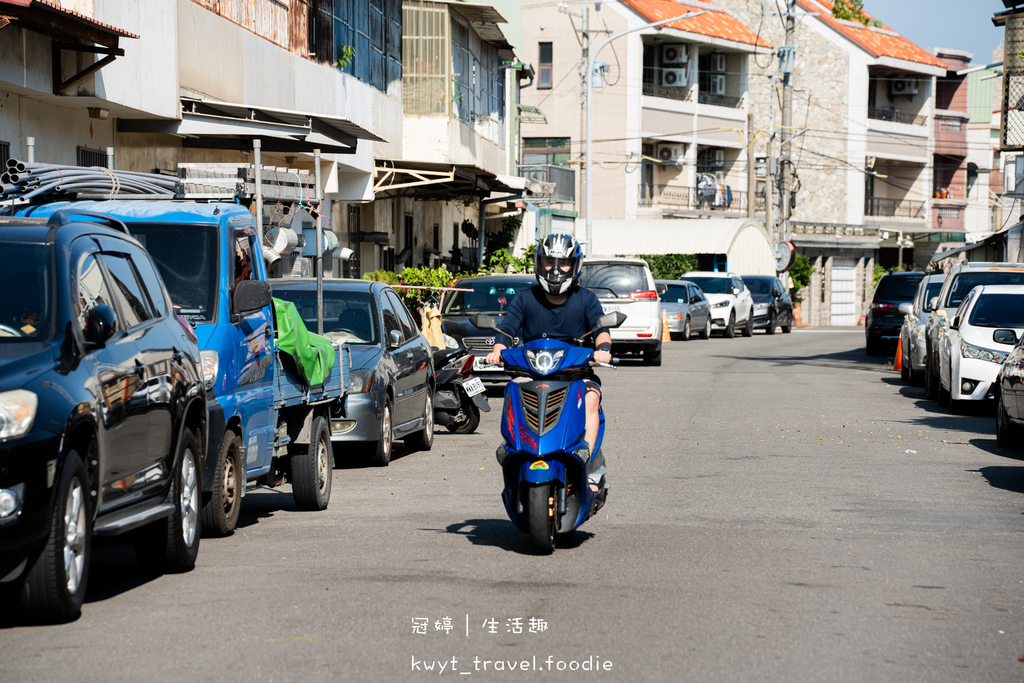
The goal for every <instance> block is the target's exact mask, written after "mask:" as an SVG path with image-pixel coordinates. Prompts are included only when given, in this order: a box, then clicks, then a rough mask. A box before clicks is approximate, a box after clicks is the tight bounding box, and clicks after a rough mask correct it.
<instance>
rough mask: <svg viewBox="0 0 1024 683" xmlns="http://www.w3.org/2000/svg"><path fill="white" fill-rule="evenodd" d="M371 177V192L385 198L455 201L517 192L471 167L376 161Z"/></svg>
mask: <svg viewBox="0 0 1024 683" xmlns="http://www.w3.org/2000/svg"><path fill="white" fill-rule="evenodd" d="M374 177H375V179H376V180H375V181H374V188H373V191H374V193H375V194H382V195H385V196H387V197H409V198H413V199H457V198H460V197H486V196H488V195H489V194H491V193H492V192H510V193H514V192H519V191H520V190H519V189H517V188H515V187H512V186H511V185H509V184H508V183H507V182H506V181H504V180H502V177H500V176H497V175H495V174H494V173H491V172H490V171H486V170H484V169H482V168H480V167H478V166H473V165H471V164H445V163H438V162H433V161H406V160H404V159H377V163H376V166H375V168H374Z"/></svg>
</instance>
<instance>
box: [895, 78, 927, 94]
mask: <svg viewBox="0 0 1024 683" xmlns="http://www.w3.org/2000/svg"><path fill="white" fill-rule="evenodd" d="M920 87H921V83H920V81H918V80H917V79H916V78H901V79H896V80H893V81H889V93H890V94H891V95H911V96H913V95H916V94H917V91H918V89H919V88H920Z"/></svg>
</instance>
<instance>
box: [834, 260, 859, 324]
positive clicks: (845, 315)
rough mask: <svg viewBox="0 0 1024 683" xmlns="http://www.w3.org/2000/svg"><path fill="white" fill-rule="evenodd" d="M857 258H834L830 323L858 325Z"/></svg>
mask: <svg viewBox="0 0 1024 683" xmlns="http://www.w3.org/2000/svg"><path fill="white" fill-rule="evenodd" d="M856 276H857V260H856V259H852V258H849V259H847V258H834V259H832V294H831V297H830V299H829V301H830V302H831V308H830V310H831V313H832V315H831V318H830V320H829V324H830V325H833V326H837V325H856V324H857V311H856V305H857V302H856V293H857V292H856V289H857V288H856V284H857V277H856Z"/></svg>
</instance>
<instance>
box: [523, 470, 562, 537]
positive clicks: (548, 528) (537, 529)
mask: <svg viewBox="0 0 1024 683" xmlns="http://www.w3.org/2000/svg"><path fill="white" fill-rule="evenodd" d="M526 515H527V525H528V527H529V529H530V538H531V539H533V542H534V544H535V545H536V546H537V549H538V550H540V552H541V553H542V554H544V555H550V554H551V553H552V552H553V551H554V549H555V527H556V524H555V486H554V484H537V485H534V486H531V487H529V488H528V489H527V490H526Z"/></svg>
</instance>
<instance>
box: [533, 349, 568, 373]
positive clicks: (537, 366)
mask: <svg viewBox="0 0 1024 683" xmlns="http://www.w3.org/2000/svg"><path fill="white" fill-rule="evenodd" d="M563 355H565V351H563V350H562V349H559V350H558V351H549V350H548V349H528V350H527V351H526V360H527V361H529V363H530V367H531V368H533V369H534V371H535V372H539V373H540V374H542V375H546V374H547V373H549V372H551V371H552V370H554V369H555V368H557V367H558V363H559V362H560V361H561V360H562V356H563Z"/></svg>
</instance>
